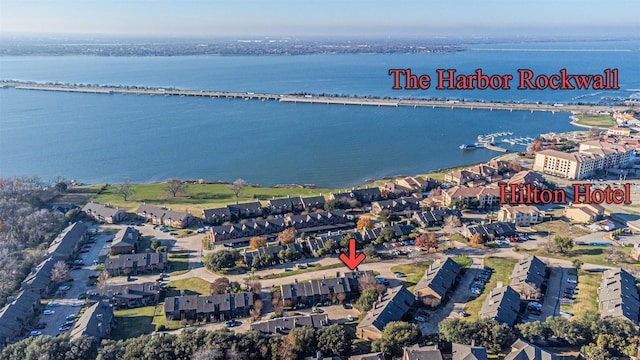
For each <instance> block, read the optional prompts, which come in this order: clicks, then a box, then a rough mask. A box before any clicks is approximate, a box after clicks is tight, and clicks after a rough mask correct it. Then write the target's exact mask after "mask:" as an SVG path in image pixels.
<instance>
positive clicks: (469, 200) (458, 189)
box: [442, 186, 500, 209]
mask: <svg viewBox="0 0 640 360" xmlns="http://www.w3.org/2000/svg"><path fill="white" fill-rule="evenodd" d="M457 199H462V200H463V201H464V203H465V205H467V206H474V204H475V205H476V206H477V207H478V208H480V209H486V208H492V207H496V206H499V205H500V189H498V188H495V187H485V186H481V187H463V186H454V187H452V188H449V189H444V190H443V191H442V200H443V202H444V205H445V206H451V203H452V202H453V201H454V200H457Z"/></svg>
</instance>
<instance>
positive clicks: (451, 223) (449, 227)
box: [443, 215, 460, 234]
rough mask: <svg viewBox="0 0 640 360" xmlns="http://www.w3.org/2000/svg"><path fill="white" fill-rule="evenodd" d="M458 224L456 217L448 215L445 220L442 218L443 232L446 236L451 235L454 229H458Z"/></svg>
mask: <svg viewBox="0 0 640 360" xmlns="http://www.w3.org/2000/svg"><path fill="white" fill-rule="evenodd" d="M459 223H460V218H459V217H457V216H456V215H449V216H447V217H446V218H444V227H443V230H444V231H445V232H446V233H447V234H453V233H454V232H455V231H456V228H457V227H458V224H459Z"/></svg>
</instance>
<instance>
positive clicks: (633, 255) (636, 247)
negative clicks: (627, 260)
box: [629, 243, 640, 262]
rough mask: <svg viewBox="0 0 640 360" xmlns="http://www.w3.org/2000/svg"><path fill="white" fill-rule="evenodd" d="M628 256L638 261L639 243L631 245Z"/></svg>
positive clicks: (639, 260)
mask: <svg viewBox="0 0 640 360" xmlns="http://www.w3.org/2000/svg"><path fill="white" fill-rule="evenodd" d="M629 256H630V257H631V259H632V260H633V261H635V262H640V243H636V244H635V245H633V250H631V254H629Z"/></svg>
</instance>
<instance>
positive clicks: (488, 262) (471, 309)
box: [464, 257, 518, 320]
mask: <svg viewBox="0 0 640 360" xmlns="http://www.w3.org/2000/svg"><path fill="white" fill-rule="evenodd" d="M517 262H518V260H516V259H510V258H496V257H487V258H485V259H484V265H485V266H489V267H491V268H493V274H492V275H491V281H489V282H488V283H487V285H486V287H485V288H484V292H483V293H482V294H480V296H479V297H477V298H475V299H473V300H471V301H469V302H468V303H467V304H466V305H465V306H464V311H466V312H467V313H469V314H471V316H470V317H469V319H471V320H477V319H478V312H480V309H481V308H482V303H483V302H484V300H485V299H486V297H487V295H488V294H489V292H490V291H491V289H493V288H495V287H496V285H497V284H498V281H502V283H503V284H504V285H509V277H510V276H511V272H513V267H514V266H515V265H516V263H517Z"/></svg>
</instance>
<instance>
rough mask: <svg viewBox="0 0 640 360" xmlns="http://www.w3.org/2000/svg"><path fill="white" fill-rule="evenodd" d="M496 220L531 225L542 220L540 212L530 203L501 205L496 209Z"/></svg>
mask: <svg viewBox="0 0 640 360" xmlns="http://www.w3.org/2000/svg"><path fill="white" fill-rule="evenodd" d="M498 221H502V222H509V223H514V224H516V225H518V226H531V225H534V224H539V223H541V222H542V213H541V212H540V210H539V209H538V208H537V207H535V206H532V205H502V207H501V208H500V211H498Z"/></svg>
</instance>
